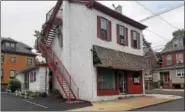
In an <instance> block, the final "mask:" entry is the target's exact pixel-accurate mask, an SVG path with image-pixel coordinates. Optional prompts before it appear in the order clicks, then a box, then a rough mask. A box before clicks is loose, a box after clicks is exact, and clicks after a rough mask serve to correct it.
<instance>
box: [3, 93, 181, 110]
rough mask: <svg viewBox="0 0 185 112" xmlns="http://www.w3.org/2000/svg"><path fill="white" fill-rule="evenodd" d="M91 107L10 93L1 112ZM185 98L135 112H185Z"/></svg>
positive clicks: (5, 94) (4, 94)
mask: <svg viewBox="0 0 185 112" xmlns="http://www.w3.org/2000/svg"><path fill="white" fill-rule="evenodd" d="M147 93H152V94H155V93H156V94H170V95H178V96H183V97H184V92H179V91H161V90H150V91H147ZM86 106H91V103H89V102H82V103H74V104H67V103H65V102H64V101H61V100H59V99H53V98H50V97H48V98H43V99H38V100H34V99H33V100H26V99H23V98H20V97H16V96H14V95H11V94H9V93H1V110H2V111H64V110H70V109H75V108H80V107H86ZM183 110H184V98H183V99H180V100H175V101H170V102H167V103H162V104H157V105H154V106H149V107H144V108H141V109H136V110H134V111H183Z"/></svg>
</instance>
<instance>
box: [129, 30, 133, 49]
mask: <svg viewBox="0 0 185 112" xmlns="http://www.w3.org/2000/svg"><path fill="white" fill-rule="evenodd" d="M130 34H131V38H130V40H131V47H134V45H133V44H134V43H133V30H131V31H130Z"/></svg>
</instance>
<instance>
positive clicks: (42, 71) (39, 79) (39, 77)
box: [29, 67, 49, 92]
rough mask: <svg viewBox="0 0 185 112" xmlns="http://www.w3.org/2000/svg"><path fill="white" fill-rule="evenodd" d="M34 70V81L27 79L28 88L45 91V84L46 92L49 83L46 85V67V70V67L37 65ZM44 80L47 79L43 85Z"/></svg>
mask: <svg viewBox="0 0 185 112" xmlns="http://www.w3.org/2000/svg"><path fill="white" fill-rule="evenodd" d="M35 71H36V81H34V82H30V81H29V90H31V91H39V92H45V86H46V92H48V87H49V85H48V82H49V80H48V79H49V77H48V74H49V71H48V69H47V72H46V67H39V69H37V70H35ZM46 73H47V74H46ZM45 76H47V78H45ZM45 79H46V80H45ZM46 81H47V83H46V85H45V82H46Z"/></svg>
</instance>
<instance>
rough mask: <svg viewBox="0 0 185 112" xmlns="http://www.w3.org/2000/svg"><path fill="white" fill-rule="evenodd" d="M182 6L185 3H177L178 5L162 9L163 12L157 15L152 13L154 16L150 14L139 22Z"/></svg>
mask: <svg viewBox="0 0 185 112" xmlns="http://www.w3.org/2000/svg"><path fill="white" fill-rule="evenodd" d="M182 6H184V3H182V4H178V5H176V6H172V7H170V8H167V9H165V10H163V11H161V12H158V13H155V15H152V16H149V17H146V18H144V19H142V20H141V21H139V22H143V21H146V20H148V19H151V18H154V17H156V16H159V15H162V14H165V13H167V12H170V11H172V10H175V9H177V8H180V7H182Z"/></svg>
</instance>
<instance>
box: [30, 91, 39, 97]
mask: <svg viewBox="0 0 185 112" xmlns="http://www.w3.org/2000/svg"><path fill="white" fill-rule="evenodd" d="M40 95H41V93H40V92H37V91H36V92H30V96H31V97H40Z"/></svg>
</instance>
